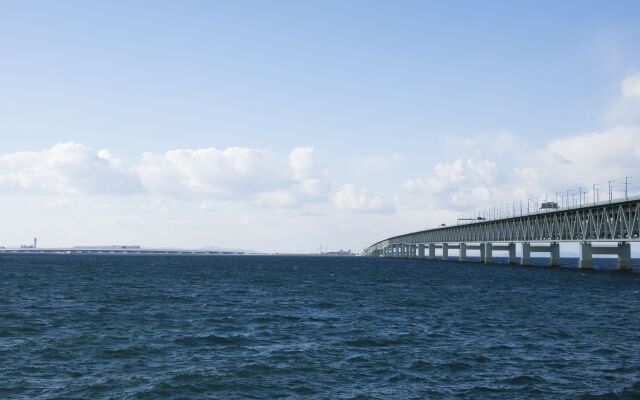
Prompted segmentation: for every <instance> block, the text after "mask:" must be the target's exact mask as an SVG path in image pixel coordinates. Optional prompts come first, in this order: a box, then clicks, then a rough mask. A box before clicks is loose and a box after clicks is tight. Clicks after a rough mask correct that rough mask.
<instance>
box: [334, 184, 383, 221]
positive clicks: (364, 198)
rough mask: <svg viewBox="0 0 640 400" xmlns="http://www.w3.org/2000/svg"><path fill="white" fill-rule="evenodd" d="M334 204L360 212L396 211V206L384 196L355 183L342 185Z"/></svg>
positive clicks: (337, 206) (335, 196)
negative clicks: (371, 192) (375, 194)
mask: <svg viewBox="0 0 640 400" xmlns="http://www.w3.org/2000/svg"><path fill="white" fill-rule="evenodd" d="M333 205H334V206H335V207H336V208H338V209H340V210H345V211H352V212H358V213H380V214H389V213H393V212H395V206H394V205H393V204H391V203H389V202H387V201H386V200H385V199H383V198H382V197H378V196H374V195H372V194H370V193H369V192H368V191H367V190H366V189H358V188H356V186H355V185H353V184H346V185H344V186H342V189H340V190H339V191H338V192H337V193H336V194H335V195H334V197H333Z"/></svg>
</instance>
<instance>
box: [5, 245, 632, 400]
mask: <svg viewBox="0 0 640 400" xmlns="http://www.w3.org/2000/svg"><path fill="white" fill-rule="evenodd" d="M571 262H573V260H572V261H571ZM635 262H636V266H635V267H636V269H637V268H638V266H639V265H637V260H635ZM604 264H607V265H609V264H610V263H608V262H605V263H604ZM638 309H640V276H639V275H638V274H637V273H616V272H613V271H607V272H598V271H596V272H587V273H583V272H580V271H577V270H570V269H564V268H563V269H550V268H539V267H538V268H536V267H534V268H525V267H515V266H506V265H488V266H485V265H481V264H476V263H467V264H459V263H457V262H441V261H426V260H420V261H418V260H395V259H376V258H364V257H362V258H355V257H354V258H330V257H180V256H175V257H156V256H6V255H5V256H2V257H0V397H1V398H4V399H63V398H64V399H80V398H87V399H100V398H117V399H120V398H129V399H158V398H163V399H198V398H225V399H228V398H231V399H233V398H264V399H267V398H269V399H270V398H299V397H308V398H324V399H336V398H345V399H346V398H362V399H368V398H380V399H383V398H384V399H388V398H467V399H477V398H501V399H503V398H509V399H517V398H520V399H528V398H546V399H563V398H567V399H568V398H585V399H592V398H594V399H600V398H602V399H608V398H629V399H631V398H638V397H640V368H639V365H638V360H640V319H639V318H638V313H637V311H638Z"/></svg>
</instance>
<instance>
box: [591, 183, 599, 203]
mask: <svg viewBox="0 0 640 400" xmlns="http://www.w3.org/2000/svg"><path fill="white" fill-rule="evenodd" d="M598 186H600V185H598V184H597V183H594V184H593V205H596V202H597V200H599V199H598V198H597V197H598V190H599V189H598Z"/></svg>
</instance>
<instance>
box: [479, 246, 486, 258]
mask: <svg viewBox="0 0 640 400" xmlns="http://www.w3.org/2000/svg"><path fill="white" fill-rule="evenodd" d="M485 250H486V249H485V248H484V243H480V262H484V255H485Z"/></svg>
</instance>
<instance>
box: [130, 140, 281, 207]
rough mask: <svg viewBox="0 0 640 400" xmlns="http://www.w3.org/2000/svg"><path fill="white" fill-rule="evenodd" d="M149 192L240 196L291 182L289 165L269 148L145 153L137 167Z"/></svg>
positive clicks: (222, 196)
mask: <svg viewBox="0 0 640 400" xmlns="http://www.w3.org/2000/svg"><path fill="white" fill-rule="evenodd" d="M136 171H137V172H138V175H139V176H140V179H141V181H142V184H143V185H144V187H145V188H146V189H147V191H149V192H152V193H158V194H166V195H192V194H200V195H208V196H213V197H220V198H237V197H242V196H246V195H251V194H255V193H259V192H261V191H263V190H269V189H272V188H274V187H280V186H284V185H286V184H287V182H288V176H287V172H288V171H287V170H286V166H285V165H282V163H280V162H278V160H277V159H275V157H274V156H273V155H272V154H271V153H270V152H268V151H266V150H257V149H249V148H241V147H231V148H228V149H225V150H219V149H216V148H213V147H212V148H206V149H196V150H171V151H167V152H165V153H163V154H153V153H145V154H143V156H142V162H141V164H140V165H138V166H137V167H136Z"/></svg>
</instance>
